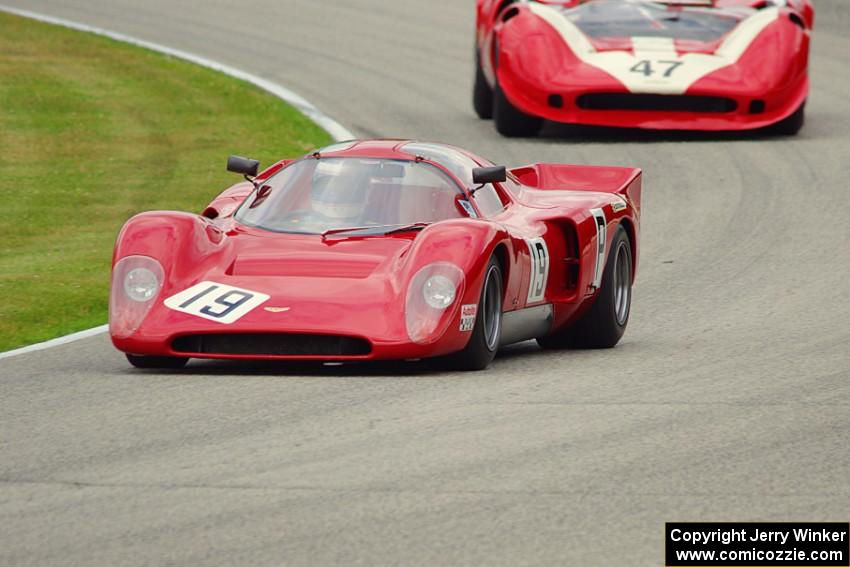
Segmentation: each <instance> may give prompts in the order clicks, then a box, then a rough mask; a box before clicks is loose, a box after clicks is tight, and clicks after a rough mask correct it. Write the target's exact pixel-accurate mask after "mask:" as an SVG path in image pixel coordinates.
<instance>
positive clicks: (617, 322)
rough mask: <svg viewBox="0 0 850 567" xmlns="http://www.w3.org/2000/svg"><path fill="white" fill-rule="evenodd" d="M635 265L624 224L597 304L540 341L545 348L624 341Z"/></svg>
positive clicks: (610, 255)
mask: <svg viewBox="0 0 850 567" xmlns="http://www.w3.org/2000/svg"><path fill="white" fill-rule="evenodd" d="M633 266H634V262H633V259H632V247H631V245H630V243H629V235H628V233H626V229H625V228H623V226H622V225H620V226H619V227H617V232H616V233H615V234H614V240H613V242H612V243H611V251H610V252H609V253H608V261H607V263H606V264H605V271H604V272H603V275H602V287H600V288H599V292H598V294H597V296H596V299H595V300H594V301H593V305H591V306H590V309H588V310H587V312H585V314H584V315H582V316H581V317H580V318H579V319H578V321H576V322H575V323H572V324H571V325H570V326H569V327H566V328H565V329H562V330H560V331H558V332H556V333H555V334H552V335H548V336H546V337H541V338H539V339H537V343H538V344H539V345H540V346H541V347H543V348H611V347H613V346H614V345H616V344H617V343H618V342H620V338H622V336H623V333H625V332H626V325H627V324H628V323H629V313H630V312H631V307H632V279H633V278H632V271H633Z"/></svg>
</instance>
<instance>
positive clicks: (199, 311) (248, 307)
mask: <svg viewBox="0 0 850 567" xmlns="http://www.w3.org/2000/svg"><path fill="white" fill-rule="evenodd" d="M268 299H269V296H268V295H266V294H264V293H260V292H258V291H251V290H248V289H240V288H238V287H233V286H230V285H225V284H220V283H216V282H201V283H199V284H198V285H195V286H192V287H190V288H189V289H187V290H184V291H181V292H180V293H178V294H177V295H172V296H171V297H169V298H168V299H166V300H165V306H166V307H168V308H169V309H174V310H175V311H180V312H182V313H188V314H189V315H194V316H196V317H202V318H204V319H209V320H210V321H216V322H217V323H223V324H225V325H229V324H230V323H235V322H236V321H238V320H239V319H241V318H242V317H244V316H245V315H247V314H248V313H250V312H251V311H253V310H254V309H256V308H257V307H259V306H260V305H262V304H263V303H265V302H266V301H268Z"/></svg>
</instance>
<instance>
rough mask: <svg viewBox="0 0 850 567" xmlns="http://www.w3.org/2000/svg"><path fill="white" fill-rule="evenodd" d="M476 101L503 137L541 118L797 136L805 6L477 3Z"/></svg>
mask: <svg viewBox="0 0 850 567" xmlns="http://www.w3.org/2000/svg"><path fill="white" fill-rule="evenodd" d="M477 2H478V16H477V40H476V50H475V54H476V63H477V65H476V74H475V87H474V94H473V102H474V107H475V111H476V112H477V114H478V116H479V117H481V118H485V119H489V118H494V119H495V122H496V129H497V130H498V131H499V132H500V133H502V134H503V135H505V136H532V135H535V134H537V133H538V132H539V130H540V128H541V127H542V125H543V121H544V119H545V120H552V121H555V122H569V123H574V124H588V125H596V126H621V127H629V128H650V129H664V130H751V129H757V128H764V127H767V126H772V127H773V130H774V131H775V132H777V133H781V134H796V133H797V132H798V131H799V130H800V128H802V126H803V117H804V109H805V104H806V98H807V96H808V93H809V78H808V64H809V42H810V38H811V30H812V26H813V24H814V9H813V7H812V4H811V2H810V0H566V1H565V0H561V1H556V0H523V1H520V0H477Z"/></svg>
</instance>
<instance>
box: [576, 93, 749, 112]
mask: <svg viewBox="0 0 850 567" xmlns="http://www.w3.org/2000/svg"><path fill="white" fill-rule="evenodd" d="M576 104H577V105H578V107H579V108H582V109H584V110H637V111H644V112H701V113H702V112H704V113H724V112H734V111H735V110H737V108H738V103H737V102H735V101H734V100H733V99H731V98H725V97H719V96H692V95H657V94H633V93H590V94H584V95H581V96H580V97H578V99H577V100H576Z"/></svg>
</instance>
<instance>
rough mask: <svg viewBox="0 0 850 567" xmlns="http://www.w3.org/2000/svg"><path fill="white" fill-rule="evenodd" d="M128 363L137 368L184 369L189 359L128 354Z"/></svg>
mask: <svg viewBox="0 0 850 567" xmlns="http://www.w3.org/2000/svg"><path fill="white" fill-rule="evenodd" d="M126 356H127V361H128V362H129V363H130V364H132V365H133V366H135V367H136V368H160V369H166V368H172V369H176V368H183V367H184V366H186V363H187V362H189V359H188V358H185V357H182V356H139V355H136V354H128V355H126Z"/></svg>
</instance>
